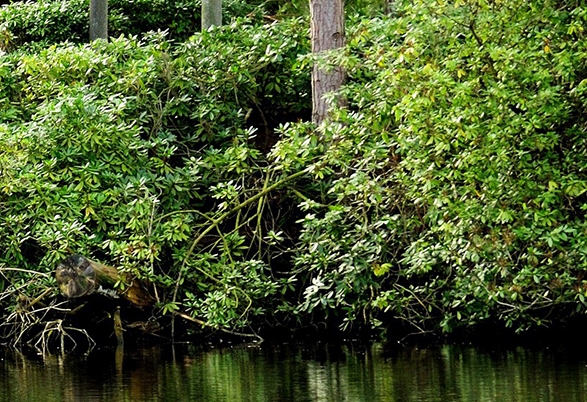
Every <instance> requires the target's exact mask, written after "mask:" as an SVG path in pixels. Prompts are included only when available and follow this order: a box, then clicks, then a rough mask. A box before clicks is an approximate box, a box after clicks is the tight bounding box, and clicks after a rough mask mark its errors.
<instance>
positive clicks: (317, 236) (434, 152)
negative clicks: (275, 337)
mask: <svg viewBox="0 0 587 402" xmlns="http://www.w3.org/2000/svg"><path fill="white" fill-rule="evenodd" d="M396 6H397V9H396V13H397V18H395V19H393V20H390V19H387V20H379V19H374V20H370V21H363V22H362V23H360V24H358V25H356V26H353V28H352V29H351V30H350V32H349V38H348V41H349V48H348V54H347V55H346V56H344V57H342V58H341V57H339V60H340V61H342V62H343V63H345V65H346V66H347V69H348V73H349V78H350V82H349V84H348V85H347V87H346V88H345V89H344V90H343V93H344V94H345V95H346V96H347V97H348V99H349V109H348V111H344V110H343V111H340V112H339V113H340V115H339V116H338V121H337V122H335V123H333V125H331V126H328V127H325V128H324V129H323V131H324V132H323V140H324V141H325V142H327V143H328V144H329V145H328V150H327V151H326V153H325V156H324V158H325V159H324V162H323V165H322V166H323V168H322V169H321V170H319V172H318V173H320V174H322V175H324V178H325V179H324V181H323V182H321V183H320V185H319V186H316V187H315V188H314V190H313V191H314V194H319V195H315V196H314V197H320V198H317V199H315V201H316V202H307V203H305V204H304V205H306V207H307V208H308V209H309V212H308V215H307V216H306V217H305V218H304V220H303V221H302V223H303V225H304V230H303V234H302V237H301V241H302V242H303V244H304V245H305V247H304V248H301V249H300V250H299V256H298V258H297V259H296V265H297V266H298V267H299V268H300V269H302V267H305V268H306V269H307V275H308V276H307V279H306V283H307V287H306V291H305V298H304V303H303V304H302V305H301V307H302V310H308V311H314V312H316V311H324V312H325V313H328V312H331V313H332V312H337V311H340V310H345V311H347V317H348V319H349V320H350V321H349V322H351V323H352V322H353V321H354V320H355V318H357V317H361V318H364V319H366V320H369V318H370V314H374V318H373V319H372V322H373V323H374V324H378V323H379V322H378V321H377V317H379V318H382V317H388V316H387V315H381V314H378V312H387V313H388V315H389V317H395V318H398V319H401V320H404V321H407V322H409V323H410V324H412V325H414V326H415V327H416V328H418V329H419V330H425V329H432V330H436V329H437V328H442V329H443V330H445V331H451V330H453V329H454V328H457V327H463V326H474V325H475V324H477V323H480V322H484V321H488V320H499V321H501V322H502V323H504V324H505V325H506V326H511V327H514V328H516V329H519V330H522V329H525V328H528V327H530V326H532V325H541V324H543V323H547V322H552V321H558V320H561V319H564V318H565V317H568V316H569V315H572V314H577V313H578V314H583V313H584V312H585V310H586V306H587V304H586V303H585V297H586V295H587V294H586V291H585V289H586V288H587V282H586V280H585V277H584V272H585V269H586V268H587V248H586V247H585V245H586V244H587V237H586V236H587V231H586V226H585V212H584V211H585V209H586V207H585V205H586V204H585V193H586V190H587V176H586V175H585V171H586V167H587V166H586V165H585V163H586V162H585V160H586V159H585V153H586V152H587V148H586V144H587V141H586V137H585V135H586V134H585V132H586V127H587V126H586V124H585V123H586V122H585V117H584V113H583V110H584V103H585V97H584V95H583V92H584V90H585V89H584V88H585V82H586V81H585V78H586V73H587V69H586V65H585V55H586V54H587V53H586V50H587V49H586V47H585V41H584V40H583V39H584V38H583V37H584V35H585V34H584V32H585V21H586V17H587V9H585V8H584V7H579V6H572V5H570V3H569V5H567V4H566V3H564V2H554V1H549V2H546V3H545V2H526V3H524V4H520V3H519V2H513V1H512V2H510V1H501V2H499V3H494V2H484V1H476V0H472V1H459V2H456V3H450V2H449V3H446V2H442V1H435V2H430V1H418V2H396ZM341 123H342V124H341ZM318 178H319V179H320V176H318Z"/></svg>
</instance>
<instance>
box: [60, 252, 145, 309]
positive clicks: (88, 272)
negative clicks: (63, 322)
mask: <svg viewBox="0 0 587 402" xmlns="http://www.w3.org/2000/svg"><path fill="white" fill-rule="evenodd" d="M55 279H56V280H57V285H58V286H59V290H60V291H61V294H62V295H63V296H65V297H67V298H76V297H82V296H87V295H90V294H92V293H94V292H96V291H97V290H98V289H100V287H102V288H104V289H114V285H115V284H117V283H119V282H122V283H123V284H124V286H123V287H120V289H116V292H117V294H118V295H119V296H120V297H122V298H124V299H126V300H127V301H129V302H130V303H132V304H134V305H136V306H141V307H143V306H149V305H152V304H153V303H154V299H153V297H152V296H151V294H150V293H149V291H148V290H147V289H146V288H145V286H144V283H143V282H142V281H140V280H138V279H136V278H133V277H132V276H130V275H129V274H126V273H122V272H120V271H118V270H117V269H116V268H114V267H110V266H107V265H103V264H100V263H97V262H94V261H92V260H89V259H87V258H86V257H83V256H81V255H72V256H70V257H67V258H66V259H65V260H63V261H62V262H61V264H59V265H58V266H57V268H56V269H55Z"/></svg>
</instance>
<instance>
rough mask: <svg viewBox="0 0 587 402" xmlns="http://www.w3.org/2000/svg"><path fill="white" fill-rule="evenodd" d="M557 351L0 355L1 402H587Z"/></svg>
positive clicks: (580, 379)
mask: <svg viewBox="0 0 587 402" xmlns="http://www.w3.org/2000/svg"><path fill="white" fill-rule="evenodd" d="M581 355H582V354H581V353H574V352H566V353H562V352H556V351H552V350H529V349H524V348H514V349H508V350H491V349H478V348H473V347H463V346H438V347H428V348H415V347H404V348H395V349H394V350H390V349H388V348H386V347H385V346H383V345H381V344H375V345H371V346H368V347H358V346H353V345H324V344H318V345H313V346H307V345H306V346H299V345H278V346H268V345H265V346H262V347H247V346H239V347H233V348H224V349H213V350H202V349H197V348H193V349H191V350H185V349H184V350H179V349H176V350H175V351H174V350H171V348H152V349H142V350H134V351H129V350H126V351H125V352H124V353H122V352H121V351H115V350H109V349H107V350H99V351H95V352H93V353H91V354H90V355H89V356H87V357H84V356H72V355H71V356H70V355H68V356H64V357H62V356H51V357H46V358H41V357H39V358H37V359H31V358H30V357H25V356H23V355H20V354H18V353H15V352H12V351H5V352H4V353H0V356H2V357H3V358H2V361H1V362H0V401H11V402H13V401H44V402H46V401H60V402H61V401H72V402H73V401H75V402H79V401H84V402H85V401H108V402H117V401H133V402H137V401H206V402H216V401H218V402H219V401H223V402H226V401H228V402H239V401H292V402H304V401H335V402H344V401H382V402H383V401H394V402H401V401H422V402H431V401H442V402H448V401H463V402H465V401H466V402H483V401H497V402H507V401H524V402H532V401H563V402H573V401H585V400H587V366H586V364H587V356H583V357H582V356H581Z"/></svg>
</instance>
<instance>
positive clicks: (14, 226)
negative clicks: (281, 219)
mask: <svg viewBox="0 0 587 402" xmlns="http://www.w3.org/2000/svg"><path fill="white" fill-rule="evenodd" d="M303 29H304V25H303V23H302V22H301V21H298V20H294V21H291V22H289V23H284V24H273V25H270V26H253V25H250V23H249V22H248V21H236V22H234V23H233V24H231V25H229V26H225V27H222V28H219V29H216V30H214V31H208V32H204V33H202V34H197V35H195V36H193V37H192V38H191V39H189V40H188V41H186V42H184V43H182V44H178V45H177V46H171V43H170V41H169V40H168V39H167V38H166V37H165V35H164V34H162V33H152V34H149V35H145V36H144V37H143V39H140V40H139V39H138V38H136V37H130V38H124V37H120V38H118V39H113V40H112V41H111V42H110V43H106V42H101V41H98V42H95V43H93V44H88V45H73V44H65V45H59V46H57V45H53V46H50V47H48V48H46V49H44V50H42V51H40V52H32V53H27V52H24V51H20V52H13V53H9V54H5V55H4V56H1V57H0V66H1V68H0V74H2V76H3V77H4V78H6V79H4V78H3V79H2V80H1V83H0V91H2V93H3V94H4V95H5V96H6V97H7V99H6V100H5V101H4V102H3V103H2V104H1V111H0V113H1V114H2V116H4V118H3V119H2V123H1V124H0V149H1V150H2V151H1V152H0V171H1V172H2V174H1V175H0V227H1V228H0V247H1V248H2V249H3V250H4V252H3V253H2V255H1V256H0V265H1V266H17V267H19V268H21V269H31V270H38V271H41V272H51V271H52V270H53V269H54V268H55V265H56V264H57V263H58V262H59V261H60V260H61V259H63V258H64V257H65V256H66V255H68V254H69V253H71V252H76V253H80V254H84V255H87V256H89V257H93V258H95V259H96V258H97V259H100V260H102V261H103V262H105V263H110V264H113V265H116V266H118V267H119V268H121V269H123V270H125V271H127V272H130V273H132V274H134V275H135V276H138V277H140V278H145V279H149V280H151V281H152V282H153V283H154V284H156V285H157V286H159V293H158V295H159V298H160V307H161V313H163V314H166V313H171V312H173V311H176V310H178V309H181V310H182V311H190V312H191V313H193V315H194V316H195V317H200V318H204V319H206V320H208V325H211V326H213V327H227V328H235V327H240V326H244V325H248V324H250V323H251V322H252V321H253V320H254V318H255V317H257V316H260V315H262V314H263V312H264V311H265V309H266V308H267V306H271V305H273V304H274V303H275V300H273V299H270V298H268V296H270V295H273V294H275V293H276V292H277V289H278V285H279V284H280V283H281V281H280V280H279V279H273V278H271V277H270V276H269V271H268V266H267V262H266V261H267V260H268V258H269V257H270V256H269V253H270V250H269V248H268V246H267V247H266V246H265V244H266V243H268V242H265V241H264V240H263V238H264V237H265V226H263V225H261V224H260V223H259V222H258V220H257V218H256V216H257V214H258V213H259V211H262V210H266V211H268V212H269V206H267V203H268V201H267V199H266V198H263V197H260V198H259V200H258V201H257V202H256V203H251V205H250V206H248V207H246V208H245V206H246V205H247V204H245V205H244V206H241V207H238V206H239V205H240V204H241V203H243V202H244V201H246V199H247V198H249V197H250V196H251V195H253V194H255V193H256V192H260V191H262V190H263V188H264V187H267V186H270V185H271V184H273V183H274V182H279V180H280V179H281V178H282V177H281V174H280V173H279V172H273V171H270V170H269V169H267V168H266V166H264V164H263V163H262V160H261V159H262V154H261V152H260V151H259V150H258V149H257V148H256V146H255V145H256V141H255V138H254V137H255V131H256V130H257V129H256V128H255V127H253V126H252V124H256V123H257V124H258V123H259V122H258V121H257V122H254V121H252V119H251V121H247V118H248V115H251V114H252V113H253V112H252V111H253V110H254V111H256V112H257V113H258V114H259V115H263V114H265V113H269V112H271V111H272V110H276V111H279V110H281V111H282V112H281V113H285V112H287V111H288V110H307V109H308V102H309V101H308V96H307V89H306V88H305V85H307V84H306V83H307V82H308V79H307V78H308V76H309V73H308V70H307V68H305V67H299V66H298V65H297V61H296V59H297V55H298V54H300V53H306V52H308V41H307V39H306V38H305V37H304V35H303ZM212 54H214V55H215V56H214V57H211V55H212ZM304 77H305V78H304ZM301 82H303V83H304V84H305V85H302V86H300V85H299V83H301ZM278 94H284V95H286V96H287V97H288V98H289V99H283V98H278V97H277V95H278ZM265 107H266V108H268V109H265V110H264V109H263V108H265ZM261 178H262V180H261ZM235 207H237V208H236V209H235ZM231 209H235V211H237V210H238V212H236V213H235V214H231V213H228V214H226V212H227V211H230V210H231ZM271 213H273V212H271ZM223 216H224V217H225V218H223ZM215 221H216V223H214V222H215ZM207 231H210V232H211V234H210V235H209V236H207V237H206V238H205V239H204V241H202V242H201V244H198V241H196V242H194V238H195V237H196V236H197V235H198V234H200V233H203V232H206V233H207ZM251 239H256V240H254V241H258V243H259V244H258V245H257V246H256V247H254V248H253V247H251V245H250V243H251V241H252V240H251ZM21 277H22V275H21V274H19V273H15V274H14V276H11V278H12V279H11V280H14V282H12V286H17V284H18V280H20V279H19V278H21ZM180 285H181V288H180ZM11 289H12V288H11Z"/></svg>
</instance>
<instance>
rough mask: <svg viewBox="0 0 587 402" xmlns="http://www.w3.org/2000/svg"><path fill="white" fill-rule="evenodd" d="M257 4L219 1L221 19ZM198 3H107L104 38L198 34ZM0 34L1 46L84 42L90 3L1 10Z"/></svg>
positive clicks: (57, 0) (33, 3)
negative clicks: (151, 34) (161, 33)
mask: <svg viewBox="0 0 587 402" xmlns="http://www.w3.org/2000/svg"><path fill="white" fill-rule="evenodd" d="M260 6H261V5H260V4H259V2H244V1H242V0H231V1H224V2H223V12H224V14H225V17H224V20H225V21H228V22H229V21H231V19H233V18H236V17H244V16H245V15H247V14H249V13H252V12H253V11H255V10H256V9H258V8H259V7H260ZM200 9H201V1H200V0H173V1H168V0H131V1H127V0H110V1H109V2H108V14H109V15H108V34H109V35H110V36H111V37H115V38H117V37H119V36H120V35H140V34H142V33H145V32H149V31H159V30H161V31H164V30H166V31H168V37H169V39H171V40H183V39H187V38H188V37H189V36H190V35H192V34H194V33H195V32H198V31H199V30H200ZM0 32H3V36H4V37H5V38H6V41H5V43H3V44H1V45H0V48H2V47H4V48H7V47H12V48H14V47H18V46H20V45H24V44H26V45H27V46H31V44H32V43H35V42H40V43H41V44H44V45H47V44H54V43H60V42H64V41H70V42H75V43H83V42H87V41H88V36H89V0H68V1H62V0H29V1H25V2H14V3H11V4H9V5H5V6H3V7H2V8H0Z"/></svg>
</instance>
